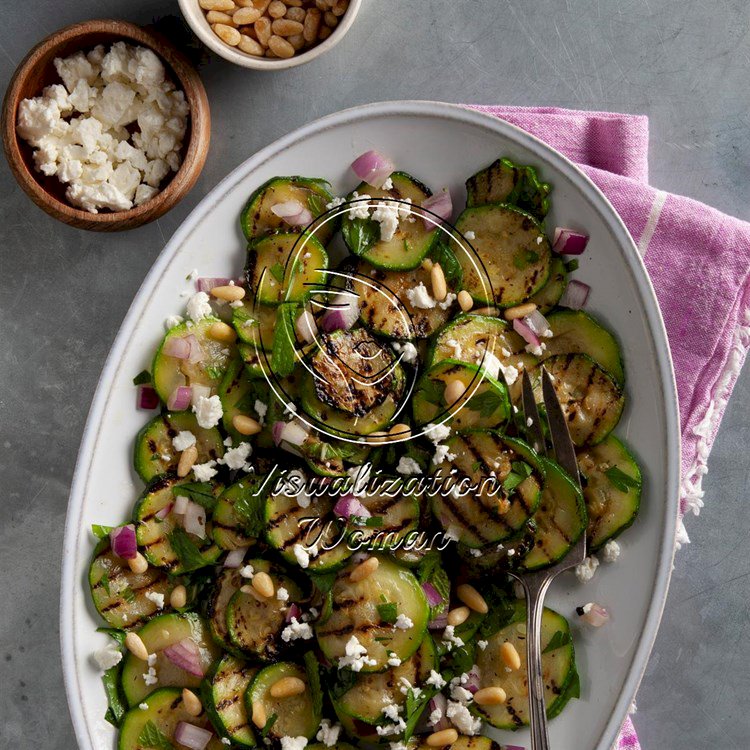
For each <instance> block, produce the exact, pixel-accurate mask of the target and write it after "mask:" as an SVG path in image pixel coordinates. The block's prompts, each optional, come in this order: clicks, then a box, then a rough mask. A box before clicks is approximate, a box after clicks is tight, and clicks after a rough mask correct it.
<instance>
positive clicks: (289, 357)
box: [271, 304, 297, 378]
mask: <svg viewBox="0 0 750 750" xmlns="http://www.w3.org/2000/svg"><path fill="white" fill-rule="evenodd" d="M296 315H297V305H296V304H284V305H280V306H279V312H278V313H277V314H276V332H275V334H274V338H273V348H272V351H271V368H272V369H273V371H274V373H275V374H276V375H278V376H279V377H282V378H285V377H287V376H288V375H291V374H292V372H293V371H294V367H295V365H296V364H297V355H296V352H297V347H296V342H297V337H296V335H295V331H294V322H295V319H296Z"/></svg>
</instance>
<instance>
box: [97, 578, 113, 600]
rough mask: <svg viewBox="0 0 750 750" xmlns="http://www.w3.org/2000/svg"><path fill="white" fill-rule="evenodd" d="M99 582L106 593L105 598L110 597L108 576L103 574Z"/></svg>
mask: <svg viewBox="0 0 750 750" xmlns="http://www.w3.org/2000/svg"><path fill="white" fill-rule="evenodd" d="M99 582H100V583H101V584H102V586H103V587H104V590H105V591H106V592H107V596H112V591H111V589H110V587H109V576H108V575H107V574H106V573H105V574H104V575H103V576H102V577H101V578H100V579H99Z"/></svg>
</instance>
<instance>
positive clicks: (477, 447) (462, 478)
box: [432, 430, 544, 548]
mask: <svg viewBox="0 0 750 750" xmlns="http://www.w3.org/2000/svg"><path fill="white" fill-rule="evenodd" d="M445 445H447V446H448V449H449V452H448V457H447V458H446V460H445V461H443V462H442V463H441V464H440V465H439V466H438V467H437V469H436V470H435V474H437V475H438V476H439V477H440V479H441V482H442V485H441V487H442V489H443V491H442V492H440V493H436V494H435V495H434V496H433V497H432V510H433V514H434V516H435V518H437V520H438V521H439V522H440V524H441V525H442V526H443V528H444V529H445V530H446V531H449V532H450V533H451V534H452V535H453V536H454V537H456V538H457V539H458V541H459V542H461V543H463V544H465V545H466V546H467V547H475V548H479V547H482V545H485V544H489V543H490V542H501V541H504V540H506V539H513V538H514V537H515V536H516V535H517V534H518V532H519V531H520V530H521V529H523V527H524V526H525V524H526V522H527V521H528V520H529V518H531V516H532V515H533V514H534V513H535V512H536V509H537V507H538V506H539V502H540V499H541V490H542V485H543V483H544V469H543V466H542V464H541V462H540V461H539V457H538V456H537V454H536V453H534V451H533V450H532V449H531V448H530V447H529V446H528V445H526V444H525V443H522V442H521V441H520V440H516V439H514V438H509V437H505V436H503V435H501V434H500V433H497V432H494V431H491V430H470V431H467V432H463V433H460V434H458V435H454V436H453V437H451V438H449V439H448V440H447V441H445ZM454 470H455V471H454ZM493 480H495V481H493ZM498 485H499V486H498ZM454 488H455V491H454ZM469 488H476V489H472V490H471V491H469ZM456 495H458V497H457V496H456Z"/></svg>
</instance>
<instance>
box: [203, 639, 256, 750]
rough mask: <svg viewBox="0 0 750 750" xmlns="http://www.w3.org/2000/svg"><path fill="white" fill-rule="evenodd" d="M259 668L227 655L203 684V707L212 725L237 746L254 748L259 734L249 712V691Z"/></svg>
mask: <svg viewBox="0 0 750 750" xmlns="http://www.w3.org/2000/svg"><path fill="white" fill-rule="evenodd" d="M257 672H258V667H254V666H251V665H250V664H248V663H247V662H246V661H243V660H242V659H237V658H236V657H234V656H231V655H229V654H225V655H224V656H223V657H222V658H221V659H219V661H218V662H217V663H216V665H215V666H214V668H213V669H212V670H211V674H210V675H209V677H208V679H207V680H206V681H205V682H204V683H203V690H202V694H203V705H204V706H205V708H206V711H207V712H208V714H209V716H210V717H211V723H212V724H213V725H214V727H216V728H217V729H218V730H219V732H220V733H221V734H222V736H224V737H227V738H229V739H230V740H231V741H232V742H233V743H234V744H235V745H240V746H241V747H254V746H255V744H256V742H255V734H254V733H253V730H252V727H251V726H250V722H249V721H248V716H247V711H246V709H245V691H246V690H247V687H248V685H249V684H250V683H251V682H252V679H253V677H254V676H255V675H256V674H257Z"/></svg>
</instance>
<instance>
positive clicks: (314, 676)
mask: <svg viewBox="0 0 750 750" xmlns="http://www.w3.org/2000/svg"><path fill="white" fill-rule="evenodd" d="M303 659H304V662H305V671H306V672H307V684H308V690H309V691H310V695H311V696H312V704H313V715H317V716H320V714H321V712H322V711H323V689H322V687H321V685H320V664H319V663H318V659H317V657H316V656H315V652H314V651H308V652H307V653H305V655H304V657H303Z"/></svg>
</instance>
